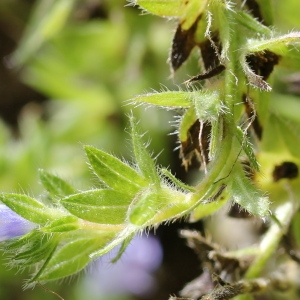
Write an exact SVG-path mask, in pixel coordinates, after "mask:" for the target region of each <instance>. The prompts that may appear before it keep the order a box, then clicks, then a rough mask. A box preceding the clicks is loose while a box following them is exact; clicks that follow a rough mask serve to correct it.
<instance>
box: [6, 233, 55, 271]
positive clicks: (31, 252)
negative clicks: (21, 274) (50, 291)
mask: <svg viewBox="0 0 300 300" xmlns="http://www.w3.org/2000/svg"><path fill="white" fill-rule="evenodd" d="M58 242H59V235H57V234H51V235H46V234H45V233H43V232H41V231H39V230H33V231H31V232H30V233H28V234H26V235H25V236H23V237H21V238H19V239H18V240H13V241H9V242H8V243H6V245H5V252H6V253H8V254H9V256H10V260H9V265H10V266H12V267H15V266H18V267H22V266H30V265H33V264H36V263H38V262H40V261H43V260H45V259H47V257H49V255H51V253H52V252H53V251H54V249H55V248H56V247H57V244H58Z"/></svg>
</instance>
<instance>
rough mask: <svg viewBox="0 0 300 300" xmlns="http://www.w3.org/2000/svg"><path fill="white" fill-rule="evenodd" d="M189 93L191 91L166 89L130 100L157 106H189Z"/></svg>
mask: <svg viewBox="0 0 300 300" xmlns="http://www.w3.org/2000/svg"><path fill="white" fill-rule="evenodd" d="M191 94H193V92H183V91H177V92H175V91H167V92H160V93H159V92H155V93H148V94H143V95H138V96H136V97H134V98H132V99H130V101H131V102H132V103H136V104H138V103H141V102H142V103H149V104H153V105H157V106H166V107H190V106H191Z"/></svg>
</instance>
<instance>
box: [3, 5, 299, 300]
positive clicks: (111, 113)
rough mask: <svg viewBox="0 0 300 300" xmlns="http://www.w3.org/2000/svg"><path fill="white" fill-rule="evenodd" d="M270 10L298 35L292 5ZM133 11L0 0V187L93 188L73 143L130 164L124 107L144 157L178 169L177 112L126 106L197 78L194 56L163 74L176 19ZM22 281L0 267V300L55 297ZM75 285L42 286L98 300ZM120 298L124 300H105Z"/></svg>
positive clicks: (282, 28) (27, 190)
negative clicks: (144, 146)
mask: <svg viewBox="0 0 300 300" xmlns="http://www.w3.org/2000/svg"><path fill="white" fill-rule="evenodd" d="M273 5H274V12H275V17H276V18H275V20H274V24H275V27H277V28H279V30H280V31H281V32H286V31H289V30H291V29H298V30H299V29H300V24H299V22H300V21H299V2H298V0H289V1H274V3H273ZM141 14H142V11H141V10H139V9H137V8H136V7H132V6H128V2H127V1H125V0H85V1H84V0H81V1H79V0H78V1H76V0H38V1H32V0H26V1H25V0H1V2H0V56H1V65H0V116H1V119H0V191H4V192H25V193H27V194H30V195H38V194H39V193H41V192H42V189H41V185H39V183H38V176H37V171H38V169H39V168H42V169H45V170H47V171H48V172H53V173H54V174H56V175H58V176H61V177H62V178H64V179H66V180H69V181H70V182H71V183H72V184H74V185H75V186H76V187H78V188H79V189H88V188H90V187H95V186H97V184H98V183H97V180H96V179H95V178H94V177H93V176H92V174H91V172H90V170H89V168H88V166H87V164H86V159H85V157H84V153H83V150H82V145H84V144H90V145H93V146H96V147H99V148H101V149H104V150H106V151H108V152H110V153H113V154H116V155H117V156H120V157H124V158H125V159H126V160H130V159H131V150H130V142H129V135H128V133H127V130H126V127H127V126H128V121H127V117H126V114H128V113H130V111H131V110H133V112H134V114H135V116H136V118H137V119H138V120H140V126H141V128H142V131H147V137H149V139H150V140H151V144H150V149H151V151H153V153H155V154H158V153H160V152H161V151H162V150H163V151H162V152H161V154H160V155H159V157H158V162H159V163H160V164H163V165H164V166H171V169H172V170H173V171H174V172H175V173H177V174H178V175H179V176H180V174H182V173H183V169H182V167H181V163H180V161H179V159H178V151H175V152H174V151H173V149H174V148H175V147H176V137H175V136H170V135H169V133H172V132H173V131H174V130H175V129H174V127H173V125H172V121H174V120H175V119H174V116H176V115H178V114H180V111H176V112H169V111H164V110H161V109H154V108H151V107H134V106H132V105H130V104H129V102H128V101H127V100H129V99H130V98H132V97H133V96H135V95H137V94H141V93H144V92H150V91H152V90H153V89H154V90H161V89H162V88H166V87H167V88H169V89H177V86H176V85H178V84H180V83H181V82H183V81H184V80H186V78H187V76H188V75H196V74H197V54H196V53H193V55H192V57H191V59H190V60H189V61H188V62H187V63H186V65H185V66H184V67H183V68H182V69H181V70H179V72H178V74H177V75H176V77H175V79H172V78H170V71H169V66H168V64H167V59H168V53H169V49H170V45H171V41H172V35H173V32H174V30H175V27H176V24H175V21H167V20H164V19H161V18H158V17H155V16H151V15H147V14H144V15H143V16H141ZM283 92H287V90H284V87H283ZM290 97H292V96H290ZM184 176H185V175H182V176H181V177H184ZM182 251H183V250H182ZM181 253H183V252H181ZM182 255H183V254H182ZM3 258H4V257H3ZM183 273H184V271H183ZM194 273H195V272H194ZM194 275H195V274H193V272H191V273H190V274H187V275H186V276H184V274H183V275H178V276H179V277H180V276H182V277H184V278H189V277H190V279H192V278H193V277H195V276H194ZM25 278H28V274H27V273H26V272H24V274H20V273H17V274H16V270H8V269H7V268H5V267H4V266H3V264H0V299H1V300H2V299H14V300H17V299H31V300H34V299H41V297H43V299H44V300H47V299H57V298H56V297H55V296H54V295H52V294H50V293H47V292H45V291H44V290H43V289H41V288H38V287H37V288H35V289H34V290H26V291H22V282H23V280H24V279H25ZM83 280H84V276H80V277H79V279H77V280H73V281H71V283H69V282H63V283H61V284H50V285H49V286H48V285H47V287H49V288H52V289H53V290H55V291H57V292H58V293H60V294H61V295H62V296H63V297H64V298H65V299H73V300H80V299H85V298H86V299H90V300H93V299H102V298H99V297H100V296H97V295H91V294H89V292H88V290H85V289H84V286H83V284H82V282H83ZM181 287H182V286H177V289H180V288H181ZM172 292H173V293H174V292H176V290H166V291H165V293H162V295H161V297H160V298H159V296H156V298H155V299H156V300H157V299H167V295H168V294H169V293H172ZM93 297H94V298H93ZM145 298H147V297H146V296H145ZM121 299H131V298H130V297H129V296H128V297H127V298H126V297H125V296H124V298H120V297H119V298H118V299H113V300H121ZM134 299H139V298H137V297H136V298H134ZM141 299H142V298H141ZM153 299H154V298H153ZM105 300H109V299H107V298H106V299H105Z"/></svg>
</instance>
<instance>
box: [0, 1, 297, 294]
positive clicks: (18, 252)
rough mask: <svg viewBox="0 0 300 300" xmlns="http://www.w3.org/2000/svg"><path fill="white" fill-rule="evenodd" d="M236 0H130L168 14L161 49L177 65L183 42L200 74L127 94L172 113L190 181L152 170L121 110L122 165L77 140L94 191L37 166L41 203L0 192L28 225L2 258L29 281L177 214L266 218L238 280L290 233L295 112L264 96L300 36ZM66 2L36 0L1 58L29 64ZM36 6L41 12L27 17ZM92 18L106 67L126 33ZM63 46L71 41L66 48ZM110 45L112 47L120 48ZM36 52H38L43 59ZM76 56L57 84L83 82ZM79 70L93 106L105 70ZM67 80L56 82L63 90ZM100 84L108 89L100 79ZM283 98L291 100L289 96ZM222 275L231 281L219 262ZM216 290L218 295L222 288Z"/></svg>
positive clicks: (184, 55)
mask: <svg viewBox="0 0 300 300" xmlns="http://www.w3.org/2000/svg"><path fill="white" fill-rule="evenodd" d="M244 2H245V1H243V4H241V3H240V2H239V1H235V2H231V1H221V0H214V1H208V0H206V1H204V0H203V1H199V0H190V1H181V0H180V1H179V0H178V1H174V0H170V1H168V0H166V1H153V0H148V1H147V0H140V1H139V0H137V1H131V4H133V5H138V6H139V7H140V8H141V9H143V10H144V11H147V12H150V13H152V14H155V15H158V16H162V17H168V18H174V19H176V20H177V23H178V24H177V30H176V32H175V35H174V38H173V42H172V49H171V52H170V64H171V70H172V71H176V70H178V69H180V68H182V66H183V64H184V63H185V62H187V61H188V60H189V57H190V56H191V53H192V51H193V50H194V49H197V50H199V53H200V60H201V63H200V66H199V70H200V71H199V72H200V74H199V75H196V76H193V77H191V78H190V79H188V80H186V81H185V82H184V84H185V85H186V87H185V89H183V88H180V89H179V90H178V91H171V90H169V89H166V90H164V91H162V92H152V93H146V94H142V95H141V94H140V95H138V96H136V97H134V98H132V99H131V100H130V101H131V102H132V103H134V104H136V105H140V104H141V103H145V104H146V105H149V104H150V105H154V106H159V107H163V108H167V109H173V110H177V111H178V110H180V111H182V116H181V117H180V118H179V122H178V129H177V131H178V139H179V143H180V156H181V159H182V163H183V165H184V166H185V167H186V169H188V167H189V166H190V165H191V164H193V159H195V160H197V161H198V162H199V163H200V165H201V170H199V177H197V178H196V180H195V181H196V184H195V185H194V186H190V185H188V184H185V183H183V182H181V181H180V180H179V179H177V178H176V177H175V176H174V175H173V174H172V173H171V172H170V171H169V170H167V169H166V168H164V167H162V166H160V165H159V164H158V163H157V161H156V159H155V158H153V155H152V153H151V151H150V150H149V149H148V148H147V146H148V145H147V144H145V140H144V136H143V135H142V134H141V133H140V129H139V128H138V124H137V121H136V120H135V118H134V117H133V116H132V114H131V115H130V116H129V119H130V135H131V140H132V153H133V156H134V157H133V158H132V159H133V162H132V163H128V162H125V160H124V161H122V160H121V159H119V158H117V157H115V156H114V155H111V154H108V153H107V152H105V151H102V150H99V149H97V148H95V147H93V146H84V149H85V152H86V155H87V158H88V161H89V164H90V167H91V169H92V171H93V172H94V173H95V174H96V176H97V179H99V180H98V181H99V182H97V188H94V189H90V190H85V191H80V190H79V189H77V188H74V187H73V186H72V185H70V184H69V183H67V182H65V181H64V180H62V179H60V178H59V177H57V176H54V175H51V174H50V173H47V172H45V171H40V172H39V176H40V181H41V182H42V184H43V186H44V188H45V189H46V191H47V192H48V195H47V197H46V199H42V200H44V201H42V200H35V199H33V198H31V197H29V196H25V195H20V194H16V193H14V194H11V193H3V194H1V196H0V199H1V201H2V202H3V203H4V204H6V205H7V206H8V207H9V208H11V209H12V210H14V211H15V212H16V213H18V214H19V215H20V216H22V217H24V218H25V219H27V220H29V221H31V222H34V223H36V224H38V225H39V227H38V228H36V229H34V230H33V231H32V232H30V233H28V234H27V235H25V236H23V237H21V238H19V239H17V240H13V241H8V242H6V251H7V252H8V253H9V254H10V255H11V257H12V261H11V264H12V265H13V266H21V267H22V266H30V265H34V266H35V267H36V269H37V270H38V271H37V272H36V273H35V274H33V276H32V278H31V279H30V281H29V283H30V284H32V283H36V282H38V281H48V280H56V279H60V278H63V277H66V276H69V275H72V274H75V273H77V272H79V271H81V270H82V269H83V268H84V267H85V266H86V265H87V264H88V263H89V262H91V261H92V259H93V258H95V257H98V256H101V255H103V254H105V253H107V252H109V251H110V250H112V249H113V248H115V247H117V246H119V247H120V250H119V253H118V254H117V256H116V257H115V259H114V261H116V260H117V259H119V258H120V256H121V255H122V253H123V252H124V251H125V249H126V247H127V246H128V244H129V243H130V241H131V240H132V238H133V237H134V236H135V235H136V234H138V233H140V232H141V231H143V230H148V229H149V228H151V227H157V226H158V225H160V224H161V223H163V222H169V221H174V220H177V219H179V218H182V217H185V218H186V217H189V220H190V221H191V222H195V221H198V220H200V219H203V218H205V217H207V216H212V215H213V214H215V213H217V212H218V211H219V210H220V209H221V208H222V207H223V206H225V205H226V204H228V205H229V206H230V204H234V205H237V206H238V208H239V209H240V210H245V211H246V212H247V213H248V214H250V215H253V216H255V217H257V218H266V219H269V220H270V224H271V225H270V227H269V228H268V229H267V232H266V234H265V235H264V236H263V237H262V240H261V242H260V244H259V248H258V249H257V251H256V252H255V253H254V254H253V257H251V260H252V261H253V263H252V265H251V266H250V265H247V267H245V270H243V272H240V270H237V271H239V272H240V273H241V276H244V277H245V279H253V278H257V277H259V276H261V274H262V271H263V270H264V267H265V265H266V263H267V262H268V260H269V259H270V257H271V255H272V253H273V252H274V251H275V250H276V249H277V248H278V246H279V243H280V241H281V239H282V237H283V235H284V234H285V233H286V231H287V230H288V229H289V226H290V224H292V228H293V232H292V234H294V235H295V238H296V240H299V233H298V232H297V230H296V229H295V228H296V227H297V224H298V223H299V220H298V219H299V216H298V214H296V215H295V218H294V214H295V213H296V211H297V210H298V208H299V203H298V200H297V197H298V195H299V192H300V191H299V179H298V165H299V157H298V156H299V151H300V148H299V147H300V140H299V133H298V132H299V129H300V127H299V122H300V121H299V118H298V116H297V115H293V113H291V112H289V113H287V112H286V111H284V108H283V107H281V106H280V102H279V101H277V102H276V97H273V96H272V95H274V92H273V79H272V75H273V71H274V68H275V67H276V68H277V65H279V66H280V65H281V66H282V67H290V66H291V61H292V60H293V59H294V57H295V58H296V60H295V61H296V62H295V66H294V67H295V68H299V61H300V60H299V54H297V52H296V51H293V47H294V48H296V47H297V46H298V44H299V41H300V40H299V38H300V33H299V32H296V31H295V32H290V33H288V34H283V35H279V34H278V33H277V32H276V31H275V30H274V29H273V28H272V27H271V26H267V25H272V24H271V21H272V17H271V12H270V7H269V6H270V5H269V4H270V3H269V2H268V1H265V2H263V1H258V2H259V4H260V8H261V10H260V11H259V12H257V11H255V10H254V11H253V12H252V13H251V11H252V10H251V6H249V7H248V6H247V5H251V4H249V3H247V1H246V2H245V3H244ZM74 3H75V1H61V2H59V3H58V2H53V1H50V2H48V3H46V2H43V1H42V2H41V4H40V5H39V6H38V7H37V8H36V16H33V18H32V20H31V23H30V26H29V27H28V32H29V33H27V35H25V36H24V41H23V42H21V44H20V47H19V49H18V50H17V52H15V54H14V55H13V57H12V62H13V63H14V64H16V65H19V66H21V65H24V64H26V63H27V61H28V60H30V59H33V60H34V58H33V57H31V56H30V55H31V54H32V53H33V52H34V51H36V50H38V49H40V48H41V46H42V45H43V44H46V43H47V41H48V40H49V39H51V38H52V37H54V36H55V35H56V34H57V33H58V31H59V30H60V28H62V26H63V25H64V23H65V22H66V21H67V17H68V15H69V14H70V12H71V11H72V8H73V6H74ZM46 4H47V5H46ZM244 5H246V8H245V7H244ZM46 8H47V9H48V10H49V14H47V16H45V17H38V16H39V15H40V14H41V12H43V11H44V10H45V9H46ZM266 24H267V25H266ZM98 25H100V24H97V26H98ZM94 26H95V24H92V23H91V24H89V26H87V27H85V28H84V30H87V32H88V34H87V36H85V35H84V36H82V37H81V38H80V39H79V40H77V42H78V41H80V42H78V43H79V44H84V43H83V41H85V42H87V43H88V42H91V41H92V40H94V39H95V37H96V36H98V34H100V33H99V32H98V31H97V30H98V27H94ZM101 26H102V27H101V28H102V29H103V31H104V33H103V36H105V35H109V36H110V39H108V40H110V41H114V43H113V45H111V44H109V42H108V44H105V43H100V42H99V44H98V47H99V49H101V50H103V49H104V48H107V49H108V50H107V49H106V50H105V52H106V56H105V57H101V58H99V64H103V65H105V61H106V59H108V58H111V61H112V65H114V64H115V66H117V65H118V63H119V62H120V61H121V60H122V59H123V58H122V55H120V54H119V52H118V49H117V47H115V41H116V40H118V38H117V37H119V36H120V35H122V34H123V33H124V34H126V32H124V31H125V30H124V28H122V27H121V26H118V25H112V24H110V25H107V24H106V25H103V24H102V25H101ZM110 27H113V28H110ZM77 30H78V31H77ZM108 32H109V33H108ZM120 32H122V34H120ZM81 33H82V32H81V31H80V29H78V28H76V26H74V27H73V28H69V29H68V31H67V32H66V33H64V34H63V35H62V36H60V37H58V38H56V39H55V38H54V40H53V43H54V45H55V47H54V50H53V49H52V50H51V48H48V50H47V51H50V52H51V51H54V53H56V51H57V49H59V48H60V47H62V44H61V43H62V40H63V39H64V38H67V37H68V36H72V35H73V34H74V35H77V34H79V35H80V34H81ZM112 34H113V35H112ZM101 36H102V33H101ZM111 36H113V37H114V38H111ZM85 39H86V40H85ZM73 46H74V49H75V48H76V47H75V46H76V45H73ZM80 46H81V45H78V47H80ZM120 47H121V48H123V47H124V44H121V46H120ZM91 48H92V47H91ZM110 49H112V50H113V51H110ZM47 51H46V52H45V53H44V54H43V55H46V56H47V55H48V54H47ZM64 51H65V53H64V54H65V55H66V53H68V54H69V52H68V51H69V49H68V51H66V49H64ZM64 51H63V52H64ZM89 51H92V50H89ZM55 55H57V53H56V54H55ZM78 55H79V52H76V49H75V50H74V53H72V55H70V56H69V55H67V56H69V57H67V62H68V64H70V65H72V66H73V65H74V64H73V63H74V61H77V59H78ZM93 55H95V52H93ZM97 55H98V54H97ZM86 57H88V56H86ZM80 59H84V58H81V57H80ZM96 60H97V59H96ZM40 63H41V61H39V59H37V60H34V63H33V65H32V66H31V68H29V70H28V74H29V77H28V82H31V84H32V85H34V84H35V83H34V78H35V76H36V74H37V73H36V72H37V69H38V68H42V69H43V68H46V66H47V64H49V65H51V63H50V61H48V62H47V64H46V65H44V66H42V67H41V65H39V64H40ZM81 63H82V68H80V67H78V66H77V65H76V67H73V68H75V69H73V70H72V71H70V69H68V68H65V66H62V67H61V65H60V64H59V61H56V63H55V64H53V65H52V66H51V70H52V72H57V71H58V70H60V68H62V70H60V71H63V72H62V74H64V79H63V80H65V78H69V79H70V78H71V79H72V80H75V81H74V82H80V83H81V84H83V86H84V82H85V81H84V80H83V79H84V78H83V77H81V76H82V75H80V76H79V75H78V74H80V73H81V72H82V71H83V70H84V66H85V64H84V63H83V61H81V62H80V63H79V66H80V65H81ZM92 64H94V61H92ZM64 68H65V69H64ZM76 68H78V69H76ZM94 72H95V73H94ZM116 73H117V72H116ZM83 74H85V73H84V72H83ZM86 74H89V76H88V78H89V80H88V81H87V82H89V83H88V85H89V84H91V86H92V87H93V88H92V89H91V90H90V91H87V92H86V93H87V94H88V96H86V97H87V99H89V100H90V101H91V102H92V103H94V102H93V101H95V99H97V101H98V96H99V95H100V94H101V95H105V93H106V91H105V88H104V87H101V88H100V90H99V89H98V87H96V86H97V85H94V84H93V83H92V82H93V81H96V82H97V81H98V80H99V78H100V77H101V78H103V77H105V76H103V74H102V75H101V76H99V74H97V73H96V71H95V69H94V68H93V67H91V69H89V70H88V71H87V72H86ZM44 75H45V76H44V77H43V79H41V81H40V83H39V84H40V89H41V90H44V91H49V93H51V92H50V90H51V89H52V85H53V84H54V83H53V82H52V83H51V82H49V85H48V81H47V74H46V73H45V74H44ZM66 75H68V76H69V77H68V76H66ZM78 76H79V77H78ZM69 79H68V80H69ZM119 79H120V78H119ZM72 80H71V81H72ZM82 80H83V81H82ZM90 80H91V82H90ZM119 81H120V82H121V80H119ZM195 83H200V84H198V85H194V84H195ZM68 84H70V83H69V82H66V86H67V85H68ZM72 84H73V83H72ZM108 84H109V85H111V86H113V84H112V83H111V82H110V83H108ZM192 85H194V86H193V87H191V86H192ZM66 86H62V87H61V91H60V93H61V95H65V97H66V98H72V97H74V98H76V97H77V96H78V95H77V93H76V89H74V90H72V92H71V93H69V91H68V90H67V89H65V88H66ZM81 87H82V86H81ZM79 90H80V88H79ZM56 92H57V90H56ZM271 92H272V94H270V93H271ZM275 92H276V91H275ZM80 93H82V91H80ZM80 93H79V95H81V94H80ZM84 93H85V91H84ZM53 95H55V93H53ZM75 95H76V97H75ZM55 96H56V95H55ZM274 98H275V101H274ZM287 101H290V102H291V103H292V102H293V101H292V100H291V99H290V100H287ZM104 102H105V103H106V102H108V101H104ZM98 104H99V103H98ZM296 108H297V109H299V104H298V103H295V109H294V110H295V111H297V109H296ZM106 110H107V111H113V110H114V108H112V107H110V106H109V104H107V107H106ZM79 125H80V126H83V125H82V124H79ZM288 167H291V169H288ZM247 168H248V169H247ZM271 215H272V218H271ZM293 218H294V219H293ZM42 237H43V238H42ZM298 242H299V241H298ZM211 248H212V249H214V247H213V246H211ZM243 250H245V252H244V253H247V249H242V250H241V252H242V253H243ZM216 251H217V250H216ZM218 251H219V250H218ZM220 251H221V250H220ZM210 254H211V253H210ZM217 254H218V255H219V256H220V257H221V258H224V260H226V259H228V260H230V259H232V260H234V259H236V260H238V258H239V257H238V255H237V254H236V255H234V254H233V255H232V253H231V255H232V256H230V255H229V254H228V253H227V252H226V251H225V250H224V252H220V253H217ZM239 255H240V254H239ZM245 257H246V254H245ZM245 257H243V259H244V260H245V261H246V260H247V259H246V258H245ZM225 258H226V259H225ZM210 259H211V258H210ZM221 260H222V259H220V262H221ZM248 261H249V259H248ZM220 268H221V269H218V267H217V261H215V262H214V264H213V265H212V267H211V269H210V271H211V272H214V271H219V272H221V271H223V270H222V266H221V267H220ZM224 270H225V269H224ZM224 272H225V273H226V272H227V273H228V274H229V275H232V277H233V278H235V277H234V276H233V273H232V274H230V271H228V270H227V269H226V270H225V271H224ZM227 273H226V274H227ZM268 276H269V275H268ZM229 278H231V277H230V276H229ZM218 280H219V281H218V282H219V283H220V285H221V286H222V287H223V286H224V287H226V286H227V287H228V286H230V287H233V288H236V287H237V286H239V284H241V283H234V282H232V283H230V284H232V285H230V284H227V283H226V284H225V283H224V281H222V280H221V279H218ZM232 280H233V279H232ZM224 289H225V288H224ZM253 291H255V289H254V288H249V289H248V290H247V288H245V289H240V290H239V291H238V292H236V293H235V294H234V295H236V296H238V295H239V294H241V293H248V292H249V293H250V292H251V293H252V292H253ZM223 292H224V295H225V293H226V291H225V290H224V291H223ZM212 294H213V293H212ZM203 295H204V294H203ZM224 295H221V296H222V297H223V298H222V299H230V297H228V296H226V295H225V296H224ZM201 296H202V295H201ZM204 297H205V296H204ZM207 297H210V296H207ZM198 298H200V296H199V297H198ZM172 299H175V298H172ZM203 299H204V298H203ZM213 299H214V298H213Z"/></svg>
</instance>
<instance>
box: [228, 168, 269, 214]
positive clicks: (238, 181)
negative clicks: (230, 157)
mask: <svg viewBox="0 0 300 300" xmlns="http://www.w3.org/2000/svg"><path fill="white" fill-rule="evenodd" d="M231 176H232V181H230V183H231V191H230V192H231V194H232V196H233V200H234V201H235V202H236V203H238V204H239V205H240V206H241V207H242V208H244V209H245V210H247V211H248V212H249V213H251V214H253V215H255V216H259V217H266V216H267V215H269V200H268V198H267V197H264V196H263V195H262V193H261V192H260V191H259V190H258V189H257V188H255V186H254V185H253V184H252V183H251V182H250V181H249V179H248V178H247V177H246V176H245V174H244V172H243V170H242V167H241V166H240V165H239V164H238V163H237V164H236V166H235V168H234V170H233V171H232V174H231Z"/></svg>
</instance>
